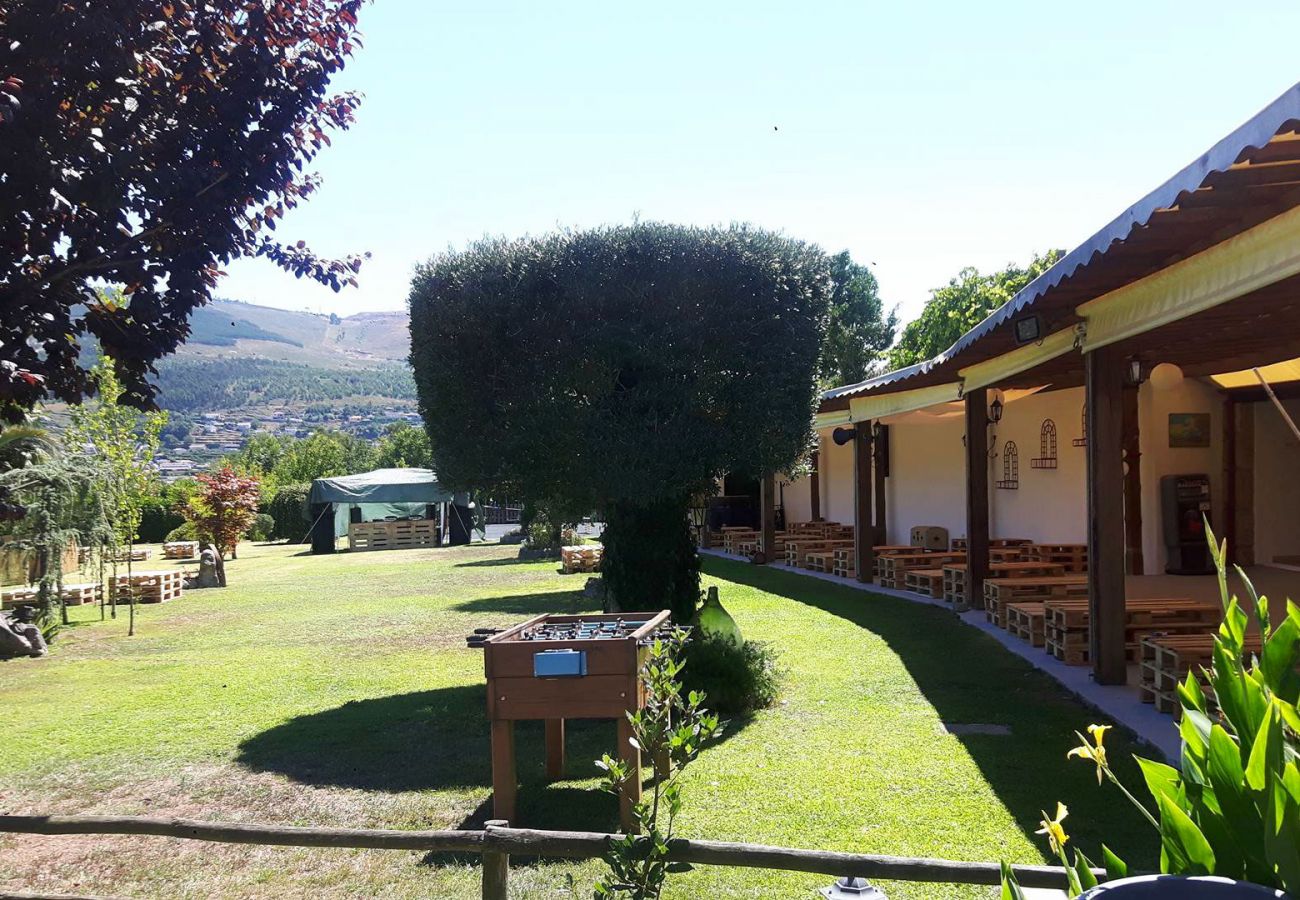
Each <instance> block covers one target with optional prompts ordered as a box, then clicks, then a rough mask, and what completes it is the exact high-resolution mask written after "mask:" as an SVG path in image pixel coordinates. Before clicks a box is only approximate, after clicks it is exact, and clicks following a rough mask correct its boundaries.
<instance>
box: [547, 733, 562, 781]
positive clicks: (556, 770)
mask: <svg viewBox="0 0 1300 900" xmlns="http://www.w3.org/2000/svg"><path fill="white" fill-rule="evenodd" d="M546 777H547V778H549V779H550V780H551V781H559V780H560V779H562V778H563V777H564V720H563V719H547V720H546Z"/></svg>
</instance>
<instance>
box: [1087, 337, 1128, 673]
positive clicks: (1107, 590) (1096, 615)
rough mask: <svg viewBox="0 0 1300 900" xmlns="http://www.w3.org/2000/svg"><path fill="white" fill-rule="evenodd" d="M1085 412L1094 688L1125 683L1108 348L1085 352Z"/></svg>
mask: <svg viewBox="0 0 1300 900" xmlns="http://www.w3.org/2000/svg"><path fill="white" fill-rule="evenodd" d="M1083 359H1084V391H1085V399H1084V402H1085V404H1086V405H1087V409H1088V434H1087V438H1088V447H1087V455H1088V608H1089V618H1090V620H1091V627H1090V629H1089V655H1090V656H1091V658H1092V674H1093V678H1094V679H1095V680H1096V681H1097V683H1098V684H1125V683H1126V682H1127V681H1128V663H1127V661H1126V659H1125V654H1124V425H1123V408H1122V407H1123V397H1122V396H1121V395H1122V393H1123V389H1124V366H1125V362H1124V359H1123V358H1121V357H1120V356H1119V354H1117V353H1116V352H1115V350H1114V348H1113V347H1102V348H1100V349H1097V350H1093V351H1092V352H1090V353H1085V354H1084V356H1083Z"/></svg>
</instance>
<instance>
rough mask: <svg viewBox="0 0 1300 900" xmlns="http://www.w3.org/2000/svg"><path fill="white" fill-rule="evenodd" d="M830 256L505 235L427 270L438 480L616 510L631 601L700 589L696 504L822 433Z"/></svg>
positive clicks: (616, 237) (612, 562) (746, 242)
mask: <svg viewBox="0 0 1300 900" xmlns="http://www.w3.org/2000/svg"><path fill="white" fill-rule="evenodd" d="M829 276H830V270H829V266H828V264H827V260H826V257H825V255H824V254H823V253H822V252H821V251H820V250H818V249H817V248H815V247H812V246H809V245H807V244H803V243H800V242H798V241H793V240H790V239H788V238H785V237H781V236H779V235H775V234H772V233H769V232H765V231H761V230H758V229H754V228H750V227H746V226H733V227H731V228H710V229H701V228H685V227H681V226H675V225H664V224H657V223H636V224H633V225H627V226H618V227H611V228H599V229H595V230H591V231H583V232H561V233H558V234H551V235H547V236H544V237H539V238H524V239H521V240H517V241H505V240H489V241H484V242H482V243H479V244H476V245H475V246H473V247H471V248H470V249H469V250H468V251H466V252H464V253H452V254H448V255H445V256H441V257H438V258H436V259H434V260H432V261H431V262H429V263H428V264H426V265H424V266H421V267H420V268H419V269H418V270H417V272H416V276H415V280H414V282H413V284H412V287H411V296H410V307H411V362H412V365H413V368H414V371H415V381H416V388H417V391H418V393H419V398H420V408H421V411H422V413H423V415H424V421H425V423H426V424H427V426H428V429H429V436H430V439H431V441H432V443H433V450H434V463H435V468H436V469H437V471H438V475H439V478H440V479H444V480H445V481H446V482H448V483H449V484H451V485H453V486H454V487H456V488H458V489H477V490H481V491H484V492H487V493H495V494H500V495H505V496H512V497H519V498H521V499H524V500H528V501H532V502H534V503H538V504H545V505H547V506H548V508H549V507H550V506H552V505H553V504H554V503H555V502H556V501H558V500H561V499H563V500H565V501H566V504H565V505H566V506H568V507H569V508H578V509H595V508H602V509H603V511H604V513H605V515H606V520H605V521H606V522H607V523H608V528H607V530H606V545H605V546H606V549H605V558H604V570H605V580H606V585H607V587H608V589H609V592H610V594H611V595H612V597H613V598H614V600H615V601H616V602H617V603H618V604H620V605H621V606H622V607H623V608H624V609H659V608H663V607H665V606H669V607H671V608H672V609H673V611H674V614H675V616H676V618H677V620H678V621H686V620H688V619H689V618H691V616H692V615H693V613H694V610H695V607H696V605H697V604H698V602H699V575H698V569H697V566H698V562H697V560H696V557H695V553H694V551H693V548H691V542H690V535H689V527H688V524H687V507H688V503H689V498H690V497H691V495H692V494H693V493H694V492H695V491H696V490H698V489H699V488H700V487H701V486H702V485H705V484H708V483H709V482H710V481H711V480H713V479H714V478H716V477H717V476H719V475H720V474H721V473H724V472H728V471H741V472H766V471H775V470H778V469H783V468H785V467H787V466H789V465H790V464H791V463H792V462H793V461H794V460H795V458H796V457H797V456H798V455H799V453H800V452H801V450H802V449H803V448H804V446H805V445H806V443H807V440H808V436H809V431H810V427H811V422H812V414H813V407H814V397H815V393H816V387H817V364H818V360H819V357H820V354H821V345H822V338H823V335H824V334H825V326H826V315H827V304H828V295H829V286H830V277H829Z"/></svg>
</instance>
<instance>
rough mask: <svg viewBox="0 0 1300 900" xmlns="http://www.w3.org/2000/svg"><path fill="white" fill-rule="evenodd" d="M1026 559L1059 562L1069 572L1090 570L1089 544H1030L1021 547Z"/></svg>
mask: <svg viewBox="0 0 1300 900" xmlns="http://www.w3.org/2000/svg"><path fill="white" fill-rule="evenodd" d="M1021 549H1022V551H1023V553H1024V558H1025V559H1031V560H1037V561H1039V562H1057V563H1060V564H1061V565H1063V566H1065V571H1067V572H1074V573H1080V572H1087V571H1088V545H1087V544H1029V545H1027V546H1025V547H1023V548H1021Z"/></svg>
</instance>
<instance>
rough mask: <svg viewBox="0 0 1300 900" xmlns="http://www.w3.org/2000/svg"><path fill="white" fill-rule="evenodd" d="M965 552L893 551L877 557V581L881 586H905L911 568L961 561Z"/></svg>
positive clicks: (924, 567)
mask: <svg viewBox="0 0 1300 900" xmlns="http://www.w3.org/2000/svg"><path fill="white" fill-rule="evenodd" d="M965 558H966V554H964V553H943V552H939V551H934V552H919V553H891V554H886V555H885V556H878V557H876V582H877V583H878V584H879V585H880V586H881V587H889V588H904V587H906V586H907V581H906V578H907V572H908V571H909V570H911V569H933V568H936V567H942V566H944V565H946V564H947V563H956V562H961V561H962V560H963V559H965Z"/></svg>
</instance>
